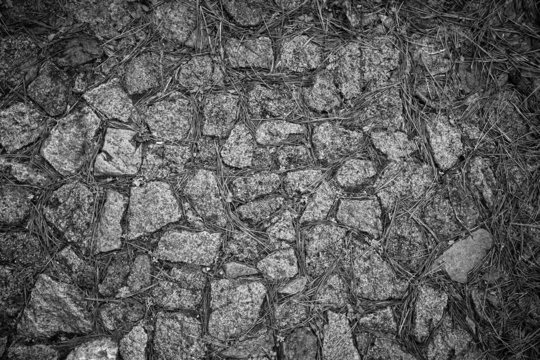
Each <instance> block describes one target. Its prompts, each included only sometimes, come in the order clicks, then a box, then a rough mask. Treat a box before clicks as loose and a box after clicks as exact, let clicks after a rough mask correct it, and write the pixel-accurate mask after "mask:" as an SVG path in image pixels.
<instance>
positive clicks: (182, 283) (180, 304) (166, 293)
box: [152, 268, 206, 310]
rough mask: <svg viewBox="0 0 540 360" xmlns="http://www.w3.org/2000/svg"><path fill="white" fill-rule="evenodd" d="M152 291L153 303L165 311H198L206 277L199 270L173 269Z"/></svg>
mask: <svg viewBox="0 0 540 360" xmlns="http://www.w3.org/2000/svg"><path fill="white" fill-rule="evenodd" d="M163 278H164V280H160V281H159V282H158V285H157V286H156V287H155V288H154V289H153V290H152V297H153V302H154V304H156V305H157V306H160V307H162V308H164V309H166V310H198V309H200V306H201V302H202V299H203V297H202V296H203V294H202V292H203V290H204V288H205V286H206V277H205V275H204V273H202V272H201V271H200V270H199V269H192V268H173V269H172V270H171V271H170V272H169V273H168V274H167V275H166V276H164V277H163Z"/></svg>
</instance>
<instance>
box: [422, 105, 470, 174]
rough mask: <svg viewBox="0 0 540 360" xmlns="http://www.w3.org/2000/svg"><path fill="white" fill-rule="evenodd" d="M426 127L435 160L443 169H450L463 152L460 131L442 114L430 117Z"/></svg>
mask: <svg viewBox="0 0 540 360" xmlns="http://www.w3.org/2000/svg"><path fill="white" fill-rule="evenodd" d="M426 127H427V130H428V134H429V143H430V145H431V148H432V149H433V156H434V157H435V161H436V162H437V164H438V165H439V167H440V168H441V169H442V170H448V169H450V168H451V167H452V166H454V165H455V164H456V163H457V161H458V160H459V157H460V156H461V155H462V154H463V144H462V143H461V134H460V132H459V131H458V129H456V128H455V127H454V126H452V125H451V124H450V123H449V120H448V119H447V118H445V117H443V116H441V115H437V116H435V117H433V118H432V119H430V121H428V122H427V123H426Z"/></svg>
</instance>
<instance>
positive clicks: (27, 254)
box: [0, 231, 42, 268]
mask: <svg viewBox="0 0 540 360" xmlns="http://www.w3.org/2000/svg"><path fill="white" fill-rule="evenodd" d="M41 255H42V250H41V245H40V243H39V239H38V237H37V236H35V235H34V234H32V233H29V232H23V231H12V232H3V233H0V263H4V264H9V266H10V267H12V268H16V267H17V268H18V267H21V268H29V267H32V266H36V265H39V264H38V262H39V258H40V257H41Z"/></svg>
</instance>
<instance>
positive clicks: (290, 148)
mask: <svg viewBox="0 0 540 360" xmlns="http://www.w3.org/2000/svg"><path fill="white" fill-rule="evenodd" d="M265 151H267V150H266V149H265ZM276 155H277V156H276V158H277V163H278V165H279V170H291V169H295V168H298V167H303V166H306V165H308V164H309V165H311V164H312V163H313V160H312V158H311V155H310V153H309V151H308V149H307V148H306V147H305V146H303V145H285V146H281V147H280V148H279V149H278V150H277V151H276Z"/></svg>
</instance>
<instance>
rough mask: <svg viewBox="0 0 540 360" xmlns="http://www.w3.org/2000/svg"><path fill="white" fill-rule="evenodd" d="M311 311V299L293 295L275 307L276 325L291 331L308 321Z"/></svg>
mask: <svg viewBox="0 0 540 360" xmlns="http://www.w3.org/2000/svg"><path fill="white" fill-rule="evenodd" d="M308 313H309V299H307V298H304V297H298V296H297V297H292V298H289V299H287V300H286V301H285V302H284V303H282V304H280V305H278V306H276V307H275V311H274V317H275V319H276V322H275V325H276V326H277V328H278V329H279V330H280V331H282V332H285V331H289V330H292V329H294V328H297V327H298V326H299V325H301V324H303V325H305V323H307V321H306V320H307V319H308Z"/></svg>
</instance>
